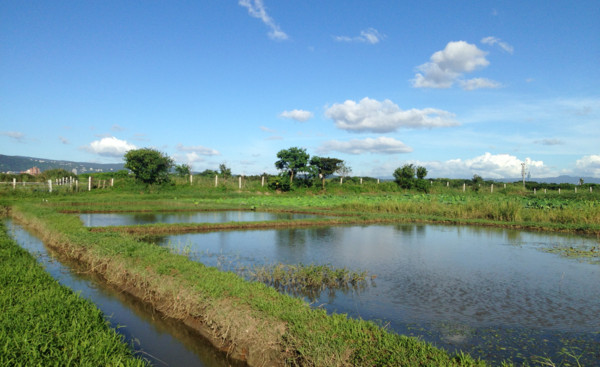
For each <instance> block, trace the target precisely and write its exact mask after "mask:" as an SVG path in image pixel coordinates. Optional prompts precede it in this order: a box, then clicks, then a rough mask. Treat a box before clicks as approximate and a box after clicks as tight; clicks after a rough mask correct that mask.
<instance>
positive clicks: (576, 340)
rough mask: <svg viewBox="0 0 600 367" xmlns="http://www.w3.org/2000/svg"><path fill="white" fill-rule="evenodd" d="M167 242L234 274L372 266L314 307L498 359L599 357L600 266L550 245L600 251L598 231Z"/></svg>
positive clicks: (594, 360)
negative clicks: (290, 267) (352, 286)
mask: <svg viewBox="0 0 600 367" xmlns="http://www.w3.org/2000/svg"><path fill="white" fill-rule="evenodd" d="M159 243H160V244H162V245H168V246H170V247H171V248H174V249H175V250H177V249H178V248H185V251H186V253H189V256H190V257H191V258H192V259H194V260H196V261H201V262H204V263H206V264H209V265H213V266H219V267H221V268H224V269H229V270H234V271H235V269H236V268H239V267H241V266H252V265H261V264H274V263H285V264H297V263H304V264H311V263H314V264H332V265H334V266H338V267H348V268H349V269H350V270H367V271H368V272H369V273H370V274H374V275H376V276H377V278H376V279H375V283H374V284H373V285H371V286H369V287H367V289H365V290H363V291H361V292H354V291H348V292H339V291H338V292H336V293H330V292H327V291H325V292H323V293H322V294H321V296H320V297H319V298H318V299H316V300H314V304H315V305H316V306H320V307H325V308H326V309H327V310H328V311H331V312H340V313H347V314H349V315H350V316H353V317H361V318H364V319H369V320H373V321H375V322H377V323H380V324H382V325H386V326H387V327H389V328H390V329H392V330H394V331H396V332H398V333H402V334H408V335H414V336H418V337H421V338H423V339H424V340H427V341H430V342H433V343H434V344H436V345H437V346H440V347H443V348H446V349H448V350H451V351H455V350H463V351H465V352H469V353H471V354H473V355H474V356H477V357H480V358H482V359H486V360H488V361H490V362H492V363H493V364H494V365H496V364H499V363H500V361H502V360H504V359H511V360H513V361H514V362H517V363H521V362H524V361H527V362H529V363H532V362H535V361H536V360H537V361H540V359H539V358H545V357H548V358H550V359H551V360H552V362H554V363H556V365H560V364H561V363H563V362H564V363H571V364H574V363H575V360H574V358H573V357H569V356H567V355H566V354H565V351H566V352H568V353H572V354H574V355H576V356H579V355H581V357H580V358H581V359H580V362H581V363H582V365H598V361H599V360H600V264H598V263H596V264H590V263H588V262H586V261H581V260H577V259H569V258H565V257H561V256H560V255H558V254H555V253H547V252H545V251H544V250H545V249H548V248H553V247H556V246H566V247H580V248H588V249H589V248H591V247H594V246H595V247H597V246H599V243H598V240H597V239H595V238H584V237H576V236H566V235H558V234H543V233H528V232H521V231H513V230H505V229H489V228H480V227H456V226H436V225H414V224H407V225H379V226H351V227H326V228H312V229H285V230H260V231H228V232H215V233H202V234H185V235H175V236H166V237H164V238H162V239H159ZM180 250H181V249H180ZM180 250H179V251H180Z"/></svg>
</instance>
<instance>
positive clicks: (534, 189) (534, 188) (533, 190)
mask: <svg viewBox="0 0 600 367" xmlns="http://www.w3.org/2000/svg"><path fill="white" fill-rule="evenodd" d="M533 195H535V187H534V188H533Z"/></svg>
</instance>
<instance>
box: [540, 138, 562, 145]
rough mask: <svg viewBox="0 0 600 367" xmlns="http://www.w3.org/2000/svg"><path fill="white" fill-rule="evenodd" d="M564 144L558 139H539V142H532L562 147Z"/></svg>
mask: <svg viewBox="0 0 600 367" xmlns="http://www.w3.org/2000/svg"><path fill="white" fill-rule="evenodd" d="M564 143H565V142H564V141H562V140H560V139H541V140H536V141H534V144H541V145H562V144H564Z"/></svg>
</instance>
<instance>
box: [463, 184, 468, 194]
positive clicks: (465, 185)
mask: <svg viewBox="0 0 600 367" xmlns="http://www.w3.org/2000/svg"><path fill="white" fill-rule="evenodd" d="M466 188H467V184H466V183H464V182H463V192H465V189H466Z"/></svg>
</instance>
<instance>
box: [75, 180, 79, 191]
mask: <svg viewBox="0 0 600 367" xmlns="http://www.w3.org/2000/svg"><path fill="white" fill-rule="evenodd" d="M75 191H77V192H79V180H75Z"/></svg>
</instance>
